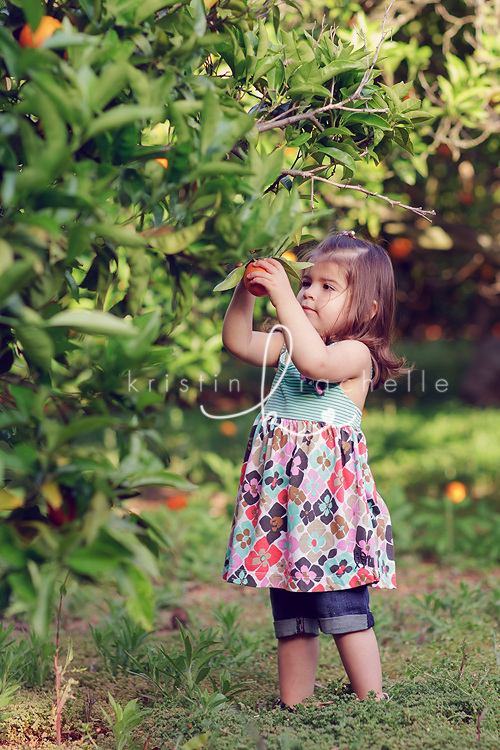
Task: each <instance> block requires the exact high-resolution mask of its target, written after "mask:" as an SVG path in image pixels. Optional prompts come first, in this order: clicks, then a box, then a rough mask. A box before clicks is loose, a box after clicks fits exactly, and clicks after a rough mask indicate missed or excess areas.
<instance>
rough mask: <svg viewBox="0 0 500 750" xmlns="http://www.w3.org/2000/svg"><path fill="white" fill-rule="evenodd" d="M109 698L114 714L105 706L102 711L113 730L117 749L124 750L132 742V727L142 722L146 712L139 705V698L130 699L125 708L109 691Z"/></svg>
mask: <svg viewBox="0 0 500 750" xmlns="http://www.w3.org/2000/svg"><path fill="white" fill-rule="evenodd" d="M108 699H109V702H110V704H111V708H112V709H113V716H110V715H109V714H108V713H107V712H106V711H105V710H104V708H103V709H102V712H103V714H104V717H105V719H106V721H107V722H108V724H109V726H110V727H111V731H112V732H113V736H114V738H115V747H116V750H124V748H125V747H126V746H127V745H128V743H129V742H130V733H131V731H132V729H133V728H134V727H137V726H138V725H139V724H141V723H142V720H143V718H144V715H145V713H146V712H145V711H144V709H143V708H141V707H140V706H138V705H137V698H134V699H133V700H131V701H129V702H128V703H127V705H126V706H125V708H122V707H121V705H120V703H118V702H117V701H115V699H114V698H113V696H112V695H111V693H108Z"/></svg>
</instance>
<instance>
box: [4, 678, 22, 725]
mask: <svg viewBox="0 0 500 750" xmlns="http://www.w3.org/2000/svg"><path fill="white" fill-rule="evenodd" d="M18 690H19V685H9V686H8V687H3V686H2V688H0V722H2V721H5V719H6V718H7V716H8V714H5V713H3V711H4V709H5V708H7V706H8V705H9V704H10V703H12V702H13V700H14V699H15V697H16V693H17V691H18Z"/></svg>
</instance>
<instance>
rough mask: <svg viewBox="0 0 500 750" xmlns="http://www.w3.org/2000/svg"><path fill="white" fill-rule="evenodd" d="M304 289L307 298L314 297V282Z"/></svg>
mask: <svg viewBox="0 0 500 750" xmlns="http://www.w3.org/2000/svg"><path fill="white" fill-rule="evenodd" d="M302 291H303V293H304V297H307V299H314V292H313V288H312V284H311V286H307V287H304V288H303V289H302Z"/></svg>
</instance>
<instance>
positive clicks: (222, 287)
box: [214, 266, 245, 292]
mask: <svg viewBox="0 0 500 750" xmlns="http://www.w3.org/2000/svg"><path fill="white" fill-rule="evenodd" d="M244 275H245V266H239V267H238V268H233V270H232V271H231V272H230V273H229V274H228V275H227V276H226V278H225V279H224V281H221V282H220V284H217V286H215V287H214V292H226V291H227V290H228V289H233V288H234V287H235V286H238V284H239V283H240V281H241V279H242V278H243V276H244Z"/></svg>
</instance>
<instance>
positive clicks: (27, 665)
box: [0, 623, 56, 690]
mask: <svg viewBox="0 0 500 750" xmlns="http://www.w3.org/2000/svg"><path fill="white" fill-rule="evenodd" d="M13 629H14V624H13V623H11V624H10V625H9V626H8V627H7V628H5V629H4V628H3V625H1V626H0V690H5V689H6V688H7V687H8V686H9V685H10V684H13V683H15V684H19V685H23V686H25V687H43V685H44V684H45V682H46V681H47V679H48V677H49V675H50V672H51V668H52V663H53V661H54V655H55V650H56V649H55V646H54V644H53V643H52V641H50V640H46V641H43V642H42V641H41V640H40V639H39V638H38V636H37V635H35V633H33V632H31V633H30V635H29V637H28V638H20V639H19V640H13V639H11V640H9V636H10V635H11V634H12V631H13Z"/></svg>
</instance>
